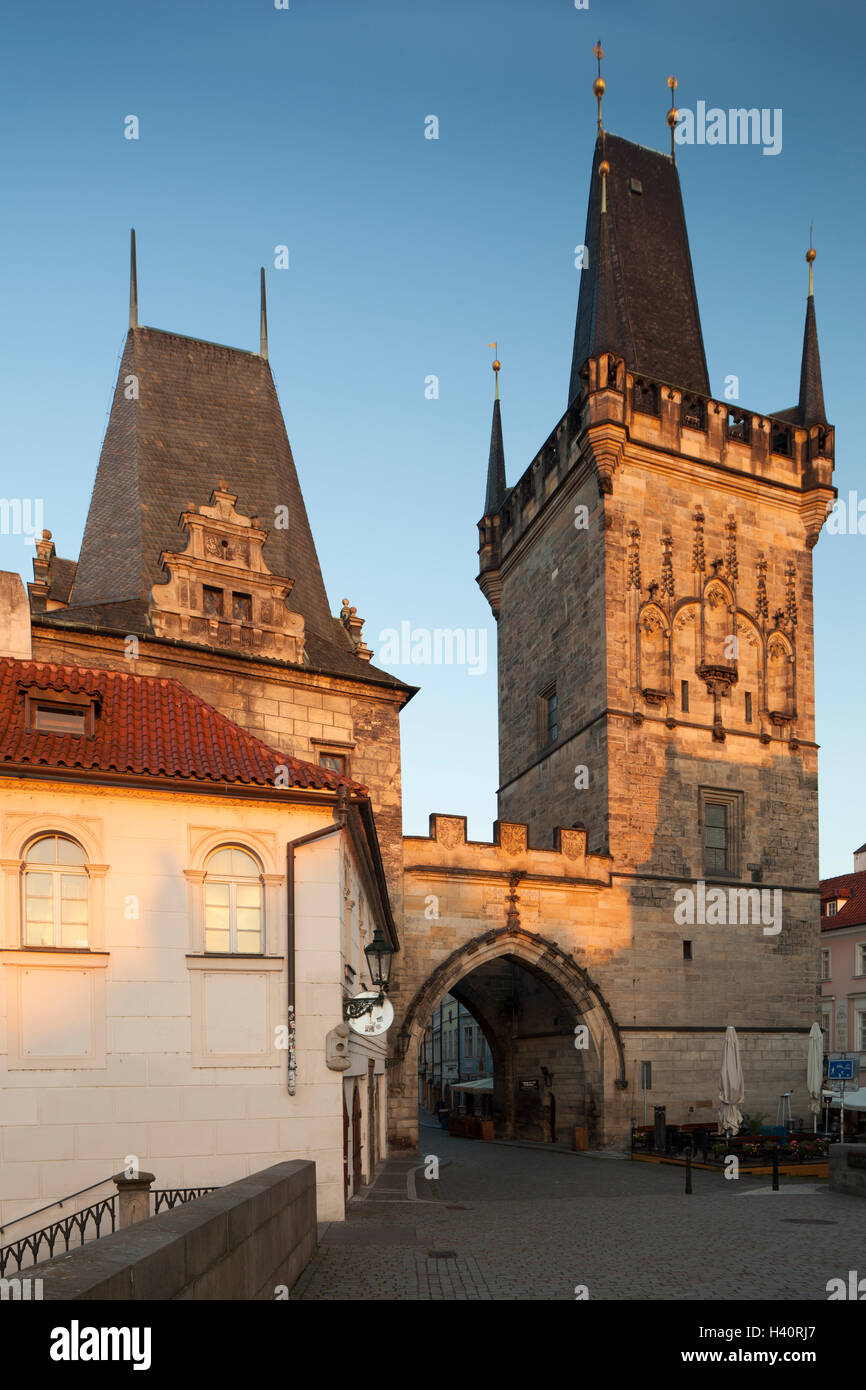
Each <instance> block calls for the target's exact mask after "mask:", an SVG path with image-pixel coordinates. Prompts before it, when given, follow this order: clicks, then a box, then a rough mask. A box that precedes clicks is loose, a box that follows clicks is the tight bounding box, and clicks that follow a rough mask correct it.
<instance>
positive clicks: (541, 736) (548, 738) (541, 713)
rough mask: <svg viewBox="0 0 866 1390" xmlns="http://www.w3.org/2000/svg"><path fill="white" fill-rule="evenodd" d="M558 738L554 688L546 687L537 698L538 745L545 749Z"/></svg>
mask: <svg viewBox="0 0 866 1390" xmlns="http://www.w3.org/2000/svg"><path fill="white" fill-rule="evenodd" d="M558 737H559V708H558V702H557V698H556V686H555V685H551V686H548V688H547V690H545V691H543V692H542V693H541V695H539V697H538V743H539V747H541V748H547V747H549V746H550V744H552V743H556V740H557V738H558Z"/></svg>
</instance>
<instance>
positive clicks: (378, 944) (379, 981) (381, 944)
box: [364, 926, 394, 994]
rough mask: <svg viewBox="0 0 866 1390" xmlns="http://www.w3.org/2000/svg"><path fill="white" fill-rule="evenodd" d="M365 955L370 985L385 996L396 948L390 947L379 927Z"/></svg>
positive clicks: (365, 949) (365, 950) (366, 947)
mask: <svg viewBox="0 0 866 1390" xmlns="http://www.w3.org/2000/svg"><path fill="white" fill-rule="evenodd" d="M364 955H365V956H366V957H367V967H368V969H369V971H370V983H371V984H372V985H375V986H377V987H378V989H379V990H380V991H381V993H382V994H384V993H385V991H386V990H387V988H388V980H389V979H390V976H391V958H392V956H393V955H394V947H393V946H389V945H388V942H387V941H386V940H385V938H384V936H383V935H382V932H381V929H380V928H379V927H378V926H377V927H376V930H375V932H374V933H373V940H372V941H371V942H370V944H369V946H365V947H364Z"/></svg>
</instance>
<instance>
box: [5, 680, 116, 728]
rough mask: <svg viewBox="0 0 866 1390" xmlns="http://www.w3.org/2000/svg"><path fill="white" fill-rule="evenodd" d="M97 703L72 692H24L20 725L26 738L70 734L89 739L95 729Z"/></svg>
mask: <svg viewBox="0 0 866 1390" xmlns="http://www.w3.org/2000/svg"><path fill="white" fill-rule="evenodd" d="M98 705H99V699H98V696H96V695H94V694H86V693H85V692H83V691H72V690H40V689H38V688H36V687H31V688H30V689H29V690H25V691H24V723H25V727H26V729H27V732H28V733H29V734H56V735H58V736H59V737H61V738H63V737H65V736H66V735H67V734H72V735H73V736H77V737H79V738H90V737H91V736H92V735H93V733H94V731H95V727H96V715H97V713H98Z"/></svg>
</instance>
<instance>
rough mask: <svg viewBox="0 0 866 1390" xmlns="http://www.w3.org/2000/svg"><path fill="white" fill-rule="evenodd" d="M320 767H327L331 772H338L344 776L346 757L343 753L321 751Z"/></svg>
mask: <svg viewBox="0 0 866 1390" xmlns="http://www.w3.org/2000/svg"><path fill="white" fill-rule="evenodd" d="M319 767H326V768H328V770H329V771H330V772H338V773H339V774H340V776H344V775H345V772H346V759H345V757H344V755H343V754H342V753H320V754H319Z"/></svg>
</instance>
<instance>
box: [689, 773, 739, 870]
mask: <svg viewBox="0 0 866 1390" xmlns="http://www.w3.org/2000/svg"><path fill="white" fill-rule="evenodd" d="M709 806H723V807H724V808H725V811H726V815H725V822H726V831H727V834H726V840H725V850H726V861H727V863H726V867H725V868H724V869H715V868H713V869H711V868H710V867H709V863H708V856H707V850H708V849H709V848H713V846H708V845H707V842H706V832H707V829H708V827H707V819H706V815H707V808H708V807H709ZM744 808H745V798H744V794H743V792H741V791H730V790H729V789H728V788H727V787H699V788H698V833H699V836H700V852H701V863H702V865H703V876H704V877H705V878H729V879H730V878H733V879H737V878H741V877H742V858H743V841H744V838H745V814H744Z"/></svg>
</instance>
